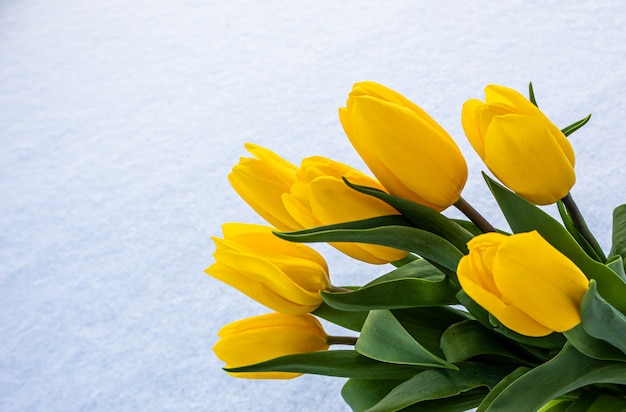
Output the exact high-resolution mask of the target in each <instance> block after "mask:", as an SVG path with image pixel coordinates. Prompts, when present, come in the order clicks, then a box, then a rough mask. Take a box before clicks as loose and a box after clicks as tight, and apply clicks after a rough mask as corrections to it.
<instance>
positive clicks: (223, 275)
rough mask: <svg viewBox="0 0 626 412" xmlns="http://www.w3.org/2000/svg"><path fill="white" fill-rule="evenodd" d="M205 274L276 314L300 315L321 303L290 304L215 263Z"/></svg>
mask: <svg viewBox="0 0 626 412" xmlns="http://www.w3.org/2000/svg"><path fill="white" fill-rule="evenodd" d="M205 272H206V273H207V274H208V275H210V276H212V277H214V278H215V279H218V280H220V281H222V282H224V283H226V284H227V285H229V286H232V287H234V288H235V289H237V290H239V291H240V292H241V293H243V294H245V295H246V296H248V297H250V298H252V299H254V300H256V301H257V302H259V303H260V304H262V305H264V306H266V307H268V308H270V309H272V310H275V311H277V312H281V313H286V314H290V315H301V314H305V313H310V312H312V311H314V310H315V309H316V308H317V307H318V306H319V305H320V303H321V299H320V302H318V303H316V304H313V305H303V304H299V303H294V302H291V301H289V300H287V299H285V298H284V297H282V296H280V295H278V294H277V293H276V292H274V291H273V290H271V289H270V288H269V287H267V286H266V285H263V284H261V283H258V282H254V281H251V280H250V279H249V278H247V277H245V276H244V275H243V274H241V273H237V272H235V271H233V269H232V268H231V267H228V266H225V265H223V264H221V263H219V262H216V263H214V264H213V265H211V266H210V267H208V268H207V269H206V270H205Z"/></svg>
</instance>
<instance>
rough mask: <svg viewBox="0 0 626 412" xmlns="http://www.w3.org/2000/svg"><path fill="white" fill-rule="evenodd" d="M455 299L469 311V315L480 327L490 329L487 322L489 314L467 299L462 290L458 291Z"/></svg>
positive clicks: (489, 324)
mask: <svg viewBox="0 0 626 412" xmlns="http://www.w3.org/2000/svg"><path fill="white" fill-rule="evenodd" d="M456 299H457V300H458V301H459V303H460V304H461V305H463V306H464V307H465V309H467V310H468V311H469V313H470V314H471V315H472V316H473V317H474V319H476V320H477V321H478V322H480V324H481V325H483V326H484V327H486V328H488V329H492V328H493V325H492V324H491V323H490V322H489V315H490V313H489V312H487V311H486V310H485V309H484V308H483V307H482V306H480V305H479V304H478V303H476V301H475V300H474V299H472V298H470V297H469V295H468V294H467V293H465V291H464V290H463V289H461V290H459V291H458V292H457V294H456Z"/></svg>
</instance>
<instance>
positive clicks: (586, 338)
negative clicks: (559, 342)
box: [563, 324, 626, 362]
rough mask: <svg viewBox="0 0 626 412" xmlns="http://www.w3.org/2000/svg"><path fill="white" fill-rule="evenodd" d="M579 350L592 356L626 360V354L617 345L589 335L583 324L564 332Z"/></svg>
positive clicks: (603, 358) (601, 358) (602, 358)
mask: <svg viewBox="0 0 626 412" xmlns="http://www.w3.org/2000/svg"><path fill="white" fill-rule="evenodd" d="M563 334H564V335H565V336H566V337H567V340H568V341H569V343H571V344H572V346H574V347H575V348H576V350H578V352H580V353H582V354H583V355H586V356H588V357H590V358H594V359H600V360H611V361H621V362H626V355H624V354H623V353H622V351H620V350H619V349H617V348H616V347H615V346H613V345H611V344H609V343H608V342H606V341H603V340H602V339H597V338H594V337H593V336H591V335H589V333H588V332H587V331H586V330H585V328H584V327H583V325H582V324H578V325H577V326H576V327H574V328H572V329H570V330H568V331H565V332H563Z"/></svg>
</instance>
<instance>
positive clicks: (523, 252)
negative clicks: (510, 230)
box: [494, 231, 589, 332]
mask: <svg viewBox="0 0 626 412" xmlns="http://www.w3.org/2000/svg"><path fill="white" fill-rule="evenodd" d="M531 256H532V259H529V257H531ZM494 273H495V282H496V284H497V286H498V289H499V290H500V291H501V293H502V294H503V295H504V296H506V299H507V300H508V301H509V302H510V303H511V304H512V305H515V306H516V307H518V308H520V310H522V311H524V312H525V313H527V314H528V315H529V316H530V317H532V318H533V319H535V320H536V321H537V322H539V323H541V324H543V325H545V326H546V327H548V328H550V329H552V330H555V331H557V332H563V331H566V330H569V329H571V328H573V327H574V326H576V325H578V324H579V323H580V321H581V319H580V303H581V301H582V298H583V296H584V294H585V292H586V291H587V289H588V283H589V282H588V280H587V278H586V277H585V275H584V274H583V273H582V271H581V270H580V269H579V268H578V267H577V266H576V265H574V263H573V262H572V261H571V260H569V259H568V258H567V257H566V256H564V255H563V254H562V253H561V252H559V251H558V250H556V249H555V248H554V247H553V246H552V245H550V244H549V243H548V242H547V241H545V240H544V239H543V238H542V237H541V235H539V233H537V232H536V231H533V232H529V233H520V234H517V235H515V236H511V237H509V238H508V239H507V240H506V241H505V242H503V243H502V245H501V246H500V248H499V250H498V255H497V256H496V259H495V261H494Z"/></svg>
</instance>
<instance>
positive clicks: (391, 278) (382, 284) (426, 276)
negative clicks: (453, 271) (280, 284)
mask: <svg viewBox="0 0 626 412" xmlns="http://www.w3.org/2000/svg"><path fill="white" fill-rule="evenodd" d="M458 290H459V288H458V286H456V284H454V283H453V282H451V281H450V279H448V278H447V277H446V276H445V275H444V274H443V273H441V271H440V270H438V269H437V268H436V267H434V266H433V265H431V264H430V263H428V262H427V261H425V260H418V261H414V262H411V263H409V264H407V265H404V266H402V267H400V268H398V269H396V270H394V271H392V272H390V273H388V274H386V275H383V276H381V277H380V278H378V279H376V280H374V281H372V282H370V283H369V284H367V285H365V286H363V287H362V288H360V289H357V290H355V291H352V292H321V295H322V298H323V299H324V301H325V302H326V303H327V304H328V305H330V306H332V307H334V308H336V309H340V310H346V311H352V310H357V311H359V310H361V311H363V310H372V309H402V308H414V307H419V306H441V305H447V304H453V303H456V300H455V298H454V295H455V294H456V292H457V291H458Z"/></svg>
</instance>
